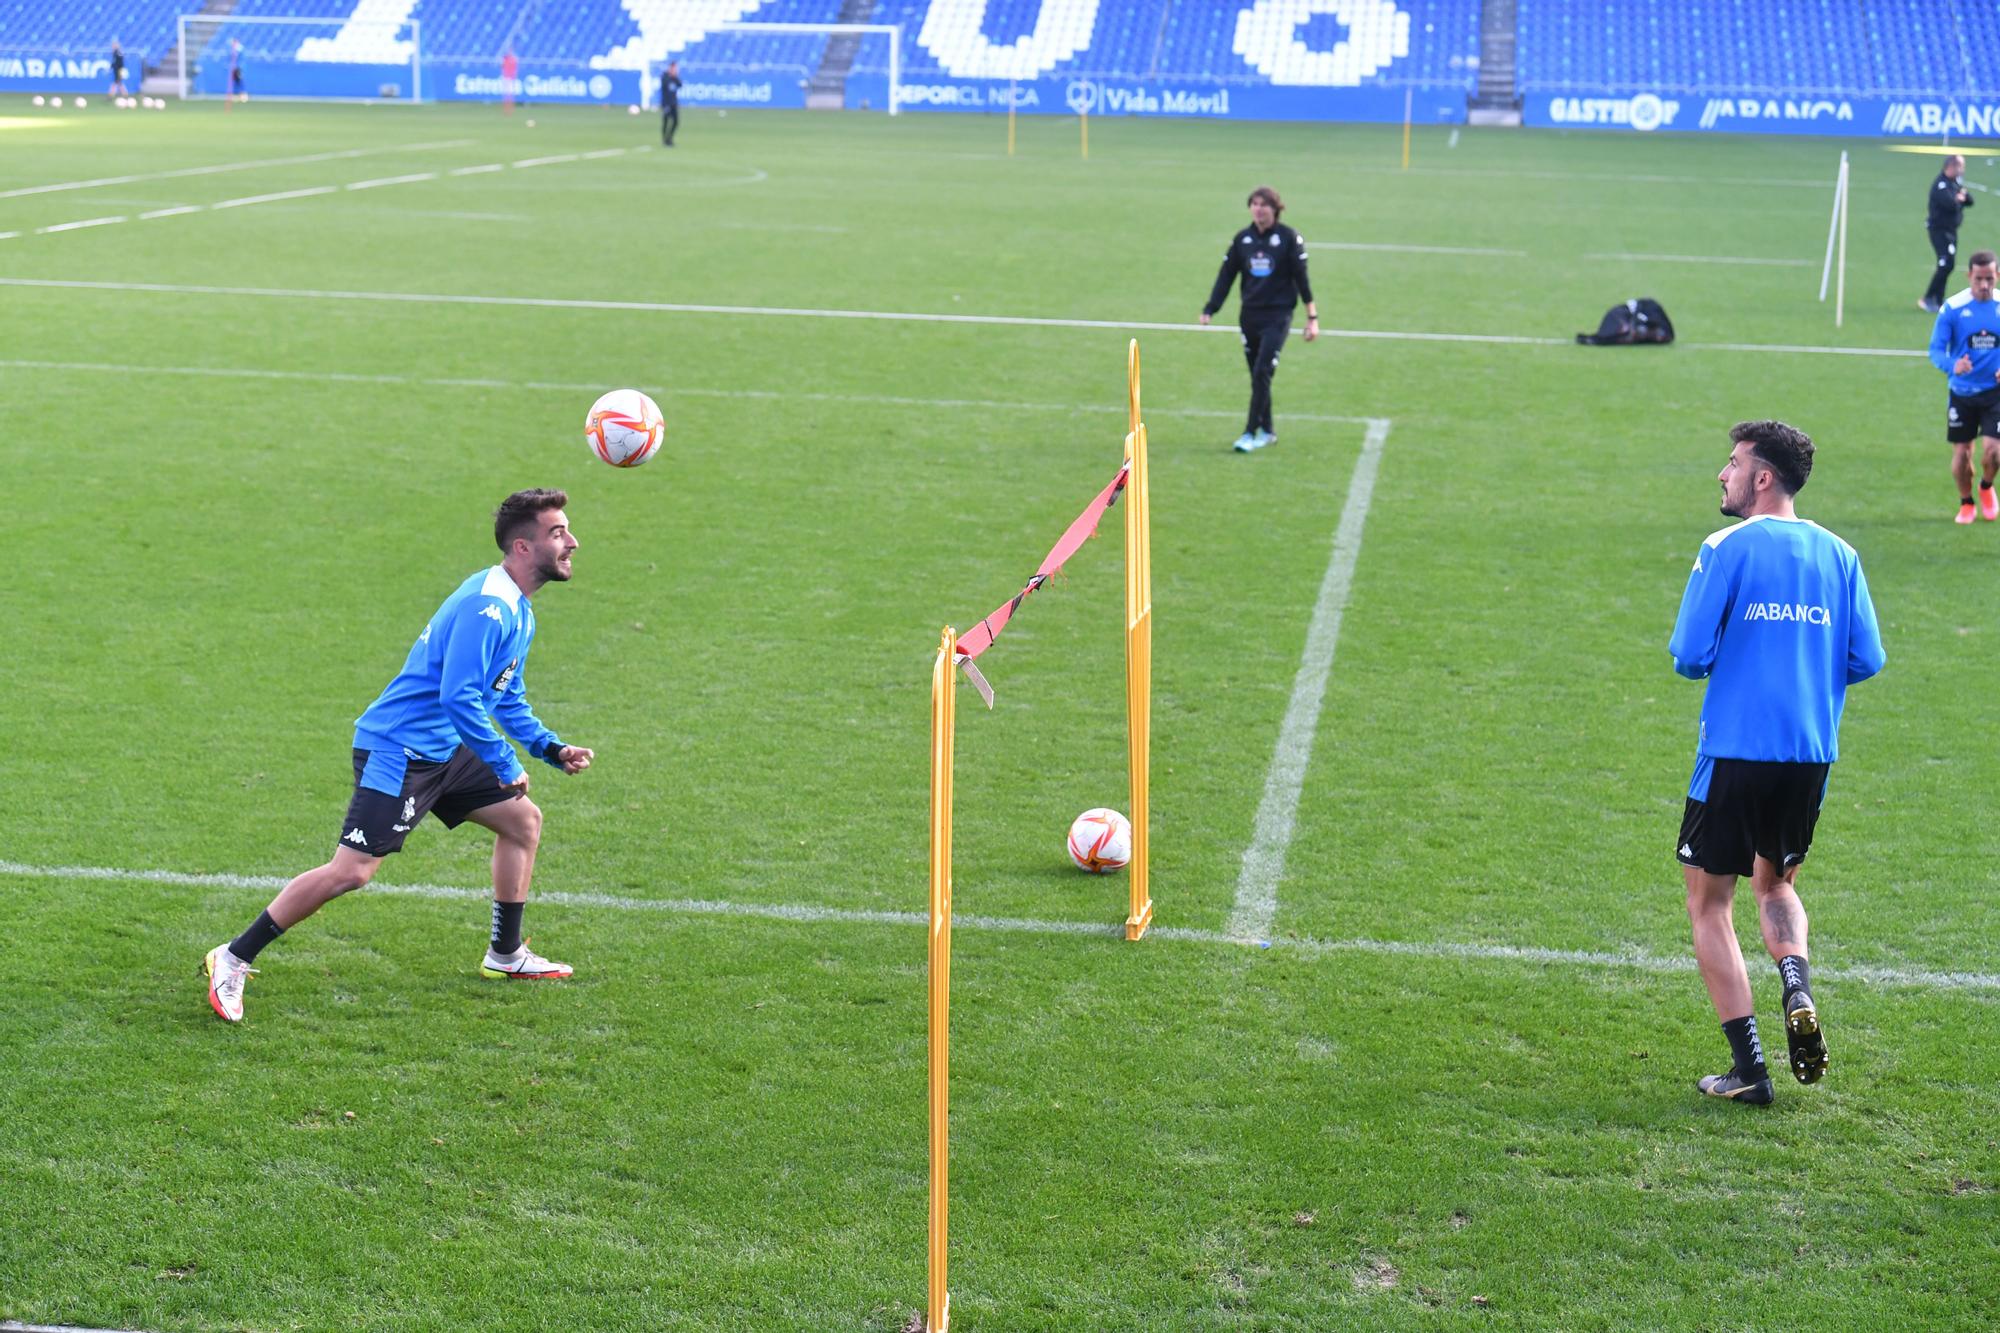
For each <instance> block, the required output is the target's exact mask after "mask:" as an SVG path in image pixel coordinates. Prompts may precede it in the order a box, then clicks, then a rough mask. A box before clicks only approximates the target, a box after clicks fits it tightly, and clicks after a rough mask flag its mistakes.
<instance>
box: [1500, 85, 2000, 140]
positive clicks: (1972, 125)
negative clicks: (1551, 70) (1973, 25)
mask: <svg viewBox="0 0 2000 1333" xmlns="http://www.w3.org/2000/svg"><path fill="white" fill-rule="evenodd" d="M1521 120H1522V123H1523V124H1525V125H1532V126H1536V127H1538V128H1542V129H1585V130H1628V131H1633V132H1637V133H1640V134H1651V133H1656V132H1657V133H1674V134H1678V133H1697V134H1699V133H1723V134H1814V135H1831V136H1840V137H1848V138H1871V137H1876V136H1883V137H1888V138H1938V137H1941V136H1943V135H1950V136H1952V137H1954V138H1965V139H1985V138H2000V97H1995V98H1985V99H1977V98H1975V99H1970V100H1966V101H1958V100H1954V99H1952V98H1948V97H1935V98H1922V97H1915V98H1913V97H1854V96H1847V95H1842V94H1817V93H1802V94H1801V93H1794V94H1787V95H1779V94H1775V93H1758V92H1743V93H1659V92H1652V91H1649V90H1644V89H1641V90H1639V91H1635V92H1625V91H1618V92H1603V93H1546V92H1544V93H1531V94H1529V95H1528V96H1527V97H1526V98H1524V99H1523V101H1522V107H1521Z"/></svg>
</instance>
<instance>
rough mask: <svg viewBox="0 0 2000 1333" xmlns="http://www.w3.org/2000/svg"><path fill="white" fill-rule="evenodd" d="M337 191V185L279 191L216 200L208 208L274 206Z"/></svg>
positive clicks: (311, 186)
mask: <svg viewBox="0 0 2000 1333" xmlns="http://www.w3.org/2000/svg"><path fill="white" fill-rule="evenodd" d="M339 189H340V187H339V186H337V185H310V186H307V187H306V188H305V189H303V190H280V191H278V192H277V193H276V194H246V195H244V196H243V197H242V198H241V199H221V200H217V201H216V202H215V203H212V204H210V205H209V208H210V209H218V208H248V207H249V206H250V205H252V204H275V203H277V202H278V201H279V200H280V199H309V198H311V197H312V196H313V195H316V194H336V193H338V192H339Z"/></svg>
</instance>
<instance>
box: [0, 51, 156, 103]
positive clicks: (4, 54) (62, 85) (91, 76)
mask: <svg viewBox="0 0 2000 1333" xmlns="http://www.w3.org/2000/svg"><path fill="white" fill-rule="evenodd" d="M140 59H141V57H140V56H139V55H138V54H137V53H135V52H131V51H127V52H126V53H125V79H126V84H127V86H129V87H137V85H138V82H139V69H140V65H139V61H140ZM110 86H111V54H110V52H109V50H107V51H106V52H105V53H104V54H103V55H89V56H80V55H51V54H49V53H48V52H47V51H36V52H32V53H30V52H26V51H7V50H4V49H0V92H9V93H101V92H103V91H104V90H105V89H107V88H109V87H110Z"/></svg>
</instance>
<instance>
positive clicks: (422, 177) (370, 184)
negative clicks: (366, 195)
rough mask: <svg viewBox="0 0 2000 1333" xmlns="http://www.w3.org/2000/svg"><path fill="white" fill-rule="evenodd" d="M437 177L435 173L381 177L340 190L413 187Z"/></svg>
mask: <svg viewBox="0 0 2000 1333" xmlns="http://www.w3.org/2000/svg"><path fill="white" fill-rule="evenodd" d="M437 177H438V174H437V173H436V172H435V171H418V172H412V173H411V174H410V175H408V176H382V177H378V178H377V179H375V180H372V181H355V182H353V183H352V184H349V185H346V186H343V187H342V188H343V189H348V190H373V189H376V188H377V187H379V186H383V185H414V184H416V183H417V182H418V181H434V180H436V179H437Z"/></svg>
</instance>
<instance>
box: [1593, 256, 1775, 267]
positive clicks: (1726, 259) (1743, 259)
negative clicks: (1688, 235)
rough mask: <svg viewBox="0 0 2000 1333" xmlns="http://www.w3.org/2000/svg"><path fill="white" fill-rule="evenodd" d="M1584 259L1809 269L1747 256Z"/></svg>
mask: <svg viewBox="0 0 2000 1333" xmlns="http://www.w3.org/2000/svg"><path fill="white" fill-rule="evenodd" d="M1584 258H1585V259H1619V260H1625V259H1632V260H1645V261H1647V262H1649V263H1663V264H1753V265H1758V266H1760V267H1766V268H1811V267H1812V260H1810V259H1757V258H1754V257H1752V256H1749V255H1630V254H1601V255H1585V256H1584Z"/></svg>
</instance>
